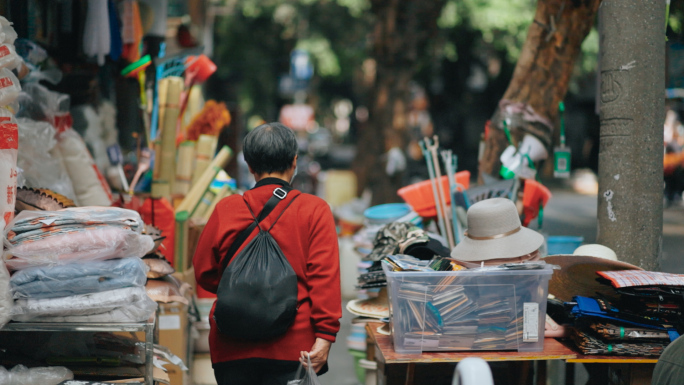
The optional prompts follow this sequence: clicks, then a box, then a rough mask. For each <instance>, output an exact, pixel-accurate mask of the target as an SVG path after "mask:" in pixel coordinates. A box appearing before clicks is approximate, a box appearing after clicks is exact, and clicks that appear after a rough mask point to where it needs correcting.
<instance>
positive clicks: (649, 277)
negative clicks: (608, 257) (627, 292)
mask: <svg viewBox="0 0 684 385" xmlns="http://www.w3.org/2000/svg"><path fill="white" fill-rule="evenodd" d="M596 274H598V275H600V276H601V277H603V278H605V279H607V280H609V281H610V284H611V285H613V287H614V288H616V289H619V288H624V287H634V286H676V287H684V275H682V274H670V273H660V272H657V271H643V270H620V271H597V272H596Z"/></svg>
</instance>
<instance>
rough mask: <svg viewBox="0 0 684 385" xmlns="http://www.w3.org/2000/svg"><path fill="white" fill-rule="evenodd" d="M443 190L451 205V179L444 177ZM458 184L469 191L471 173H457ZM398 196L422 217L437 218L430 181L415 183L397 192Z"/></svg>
mask: <svg viewBox="0 0 684 385" xmlns="http://www.w3.org/2000/svg"><path fill="white" fill-rule="evenodd" d="M440 182H441V183H442V188H443V189H444V197H445V199H446V203H447V205H448V204H451V194H450V193H449V179H447V176H446V175H444V176H442V178H441V179H440ZM456 183H457V184H460V185H462V186H463V189H464V190H467V189H468V187H469V186H470V171H459V172H457V173H456ZM397 194H399V196H400V197H401V199H403V200H404V201H405V202H406V203H408V204H409V205H411V207H412V208H413V210H414V211H415V212H417V213H418V214H419V215H420V216H421V217H424V218H432V217H436V216H437V208H436V207H435V198H434V195H433V193H432V184H431V183H430V181H429V180H424V181H422V182H418V183H414V184H412V185H408V186H406V187H402V188H400V189H399V190H397Z"/></svg>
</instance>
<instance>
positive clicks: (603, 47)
mask: <svg viewBox="0 0 684 385" xmlns="http://www.w3.org/2000/svg"><path fill="white" fill-rule="evenodd" d="M599 36H600V58H599V61H600V64H599V70H600V76H601V87H600V95H599V98H600V117H601V143H600V149H599V193H598V214H597V215H598V236H597V240H598V242H599V243H601V244H603V245H606V246H608V247H610V248H612V249H613V250H615V252H616V253H617V256H618V258H619V259H620V260H621V261H624V262H628V263H632V264H634V265H637V266H640V267H642V268H644V269H646V270H655V269H657V268H658V264H659V259H660V254H661V244H662V230H663V122H664V118H665V0H603V2H602V3H601V6H600V8H599Z"/></svg>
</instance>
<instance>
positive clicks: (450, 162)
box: [441, 150, 461, 244]
mask: <svg viewBox="0 0 684 385" xmlns="http://www.w3.org/2000/svg"><path fill="white" fill-rule="evenodd" d="M441 155H442V160H443V161H444V168H445V169H446V173H447V178H448V179H449V194H450V195H451V222H452V223H451V225H452V227H453V230H454V231H453V233H454V244H458V243H459V242H460V241H461V224H460V223H459V222H458V215H456V201H455V199H454V197H453V193H454V191H456V189H457V187H456V175H454V174H455V173H456V167H455V166H454V164H455V163H456V156H455V155H453V153H452V152H451V150H444V151H442V152H441Z"/></svg>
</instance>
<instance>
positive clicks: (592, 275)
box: [544, 254, 643, 302]
mask: <svg viewBox="0 0 684 385" xmlns="http://www.w3.org/2000/svg"><path fill="white" fill-rule="evenodd" d="M544 261H545V262H546V263H550V264H552V265H558V266H560V268H561V269H560V271H555V272H554V274H553V276H551V280H550V281H549V294H553V295H554V296H555V297H556V298H558V299H559V300H561V301H564V302H570V301H572V297H574V296H576V295H581V296H584V297H595V296H596V294H597V293H599V294H601V295H603V296H606V297H608V298H611V297H615V290H614V289H613V287H612V286H610V285H606V284H602V283H600V282H599V281H598V279H599V278H600V277H599V276H598V275H597V274H596V272H597V271H616V270H643V269H642V268H640V267H638V266H634V265H632V264H629V263H626V262H620V261H613V260H610V259H606V258H599V257H590V256H585V255H575V254H567V255H566V254H561V255H550V256H548V257H546V258H544Z"/></svg>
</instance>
